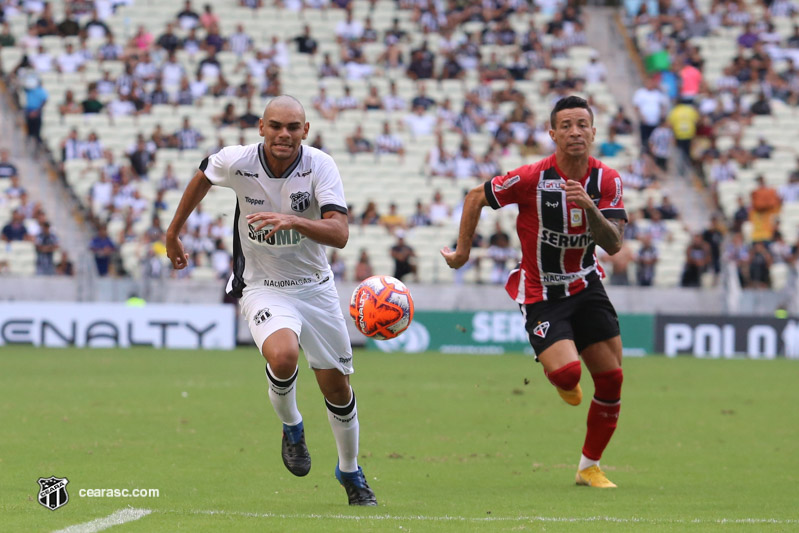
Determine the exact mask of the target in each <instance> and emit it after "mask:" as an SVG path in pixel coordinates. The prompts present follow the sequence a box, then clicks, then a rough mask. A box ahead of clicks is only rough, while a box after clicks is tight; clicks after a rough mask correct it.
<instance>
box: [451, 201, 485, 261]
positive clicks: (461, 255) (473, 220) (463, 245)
mask: <svg viewBox="0 0 799 533" xmlns="http://www.w3.org/2000/svg"><path fill="white" fill-rule="evenodd" d="M487 205H488V199H487V198H486V193H485V186H484V185H478V186H477V187H475V188H474V189H472V190H471V191H469V194H467V195H466V198H465V199H464V201H463V212H462V213H461V225H460V230H459V231H458V244H457V245H456V246H455V250H454V251H452V250H450V249H449V248H448V247H446V246H445V247H444V248H442V249H441V255H442V256H443V257H444V260H445V261H446V262H447V265H448V266H449V267H450V268H460V267H462V266H463V265H465V264H466V261H468V260H469V254H470V253H471V251H472V239H473V238H474V231H475V230H476V229H477V223H478V222H479V221H480V211H482V210H483V208H484V207H485V206H487Z"/></svg>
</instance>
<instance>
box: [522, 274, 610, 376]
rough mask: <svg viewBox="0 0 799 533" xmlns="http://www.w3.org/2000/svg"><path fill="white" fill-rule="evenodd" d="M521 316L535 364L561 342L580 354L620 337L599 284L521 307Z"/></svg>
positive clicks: (603, 289)
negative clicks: (574, 348)
mask: <svg viewBox="0 0 799 533" xmlns="http://www.w3.org/2000/svg"><path fill="white" fill-rule="evenodd" d="M520 307H522V306H520ZM522 313H524V315H525V325H524V327H525V329H526V330H527V336H528V337H529V338H530V345H531V346H532V347H533V350H535V354H536V358H535V360H536V361H538V355H539V354H540V353H541V352H543V351H544V350H546V349H547V348H549V347H550V346H551V345H552V344H554V343H555V342H557V341H560V340H563V339H569V340H572V341H574V345H575V346H576V347H577V352H578V353H580V352H582V351H583V350H584V349H585V348H586V347H587V346H590V345H592V344H594V343H596V342H600V341H606V340H608V339H612V338H613V337H616V336H617V335H619V334H620V330H619V317H618V315H616V310H615V309H614V308H613V304H611V303H610V299H609V298H608V295H607V293H606V292H605V287H604V286H603V285H602V282H601V281H596V282H594V283H590V284H589V285H588V287H586V288H585V289H583V290H582V291H580V292H578V293H577V294H575V295H574V296H567V297H566V298H560V299H557V300H547V301H543V302H536V303H534V304H525V305H524V308H523V309H522Z"/></svg>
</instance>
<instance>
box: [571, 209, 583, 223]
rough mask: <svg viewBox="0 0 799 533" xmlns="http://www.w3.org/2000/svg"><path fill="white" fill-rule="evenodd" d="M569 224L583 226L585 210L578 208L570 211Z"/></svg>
mask: <svg viewBox="0 0 799 533" xmlns="http://www.w3.org/2000/svg"><path fill="white" fill-rule="evenodd" d="M569 224H570V225H572V226H582V225H583V210H582V209H578V208H574V207H573V208H571V209H570V210H569Z"/></svg>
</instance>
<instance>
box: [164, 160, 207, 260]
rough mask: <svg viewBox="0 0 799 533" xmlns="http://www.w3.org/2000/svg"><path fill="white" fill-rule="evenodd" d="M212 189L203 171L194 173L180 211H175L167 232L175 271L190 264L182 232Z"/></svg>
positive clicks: (168, 253)
mask: <svg viewBox="0 0 799 533" xmlns="http://www.w3.org/2000/svg"><path fill="white" fill-rule="evenodd" d="M210 189H211V182H210V181H208V178H207V177H205V174H204V173H203V171H202V170H198V171H197V172H195V173H194V177H193V178H192V179H191V181H190V182H189V184H188V185H187V186H186V190H185V191H183V196H182V197H181V198H180V203H179V204H178V209H177V211H175V216H174V217H172V222H171V223H170V224H169V228H167V230H166V256H167V257H168V258H169V260H170V261H172V266H173V267H174V268H175V270H181V269H183V268H186V266H187V265H188V264H189V254H187V253H186V251H185V250H184V249H183V243H182V242H180V231H181V230H182V229H183V225H184V224H185V223H186V220H187V219H188V218H189V215H191V212H192V211H194V208H195V207H197V206H198V205H199V204H200V202H201V201H202V199H203V198H205V195H206V194H208V191H209V190H210Z"/></svg>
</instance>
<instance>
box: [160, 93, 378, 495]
mask: <svg viewBox="0 0 799 533" xmlns="http://www.w3.org/2000/svg"><path fill="white" fill-rule="evenodd" d="M309 127H310V124H309V123H308V122H306V121H305V109H304V108H303V106H302V104H301V103H300V102H299V101H298V100H296V99H295V98H293V97H291V96H288V95H283V96H278V97H276V98H274V99H272V100H271V101H270V102H269V103H268V104H267V106H266V109H265V110H264V115H263V118H262V119H260V121H259V125H258V128H259V129H258V132H259V134H260V135H261V136H262V137H263V138H264V142H263V143H257V144H250V145H247V146H227V147H225V148H223V149H222V150H220V151H219V152H218V153H216V154H214V155H211V156H209V157H208V158H206V159H205V160H203V162H202V164H201V165H200V168H199V170H198V171H197V172H196V173H195V174H194V178H193V179H192V180H191V182H190V183H189V184H188V186H187V187H186V191H185V192H184V193H183V197H182V198H181V201H180V204H179V205H178V208H177V211H176V213H175V216H174V218H173V220H172V223H171V224H170V225H169V228H168V229H167V234H166V248H167V255H168V256H169V259H170V260H171V261H172V265H173V266H174V267H175V268H176V269H182V268H185V267H186V266H187V264H188V255H187V254H186V253H185V251H184V249H183V244H182V243H181V242H180V238H179V235H180V231H181V229H182V228H183V225H184V224H185V222H186V220H187V219H188V217H189V215H190V214H191V213H192V211H194V209H195V207H197V205H198V204H199V203H200V201H201V200H202V199H203V198H204V197H205V195H206V194H207V193H208V191H209V189H210V188H211V186H212V185H219V186H222V187H229V188H231V189H233V190H234V191H235V193H236V197H237V203H236V214H235V221H234V237H233V274H232V275H231V276H230V279H229V280H228V284H227V292H228V294H231V295H233V296H236V297H238V298H241V302H240V303H241V312H242V314H243V315H244V316H246V318H247V322H248V324H249V327H250V332H251V333H252V336H253V339H254V340H255V343H256V345H257V346H258V348H259V349H260V350H261V353H262V354H263V356H264V358H265V359H266V361H267V364H266V376H267V378H268V379H267V381H268V383H269V399H270V400H271V402H272V406H273V407H274V409H275V412H276V413H277V416H278V418H280V420H281V421H282V422H283V441H282V456H283V463H284V464H285V465H286V468H288V470H289V471H290V472H291V473H292V474H294V475H296V476H304V475H306V474H307V473H308V472H309V471H310V469H311V456H310V454H309V452H308V448H307V446H306V444H305V431H304V429H303V424H302V415H301V414H300V412H299V410H298V409H297V401H296V379H297V373H298V366H297V362H298V360H299V347H300V346H302V349H303V351H304V352H305V357H306V359H307V360H308V364H309V365H310V367H311V368H312V369H313V371H314V373H315V374H316V380H317V383H318V384H319V389H320V390H321V391H322V394H323V395H324V397H325V404H326V405H327V415H328V420H329V421H330V426H331V428H332V429H333V435H334V437H335V440H336V447H337V449H338V463H337V464H336V469H335V475H336V478H337V479H338V480H339V482H340V483H341V484H342V485H343V486H344V488H345V490H346V491H347V497H348V499H349V503H350V505H377V500H376V498H375V495H374V492H372V489H371V488H370V487H369V485H368V483H367V482H366V478H365V477H364V475H363V470H362V469H361V467H360V466H358V433H359V431H358V430H359V427H358V412H357V409H356V405H355V395H354V394H353V392H352V388H351V387H350V383H349V375H350V374H351V373H352V372H353V368H352V348H351V345H350V339H349V335H348V334H347V328H346V323H345V322H344V316H343V314H342V312H341V307H340V305H339V299H338V294H337V292H336V286H335V284H334V282H333V273H332V272H331V271H330V266H329V265H328V262H327V257H326V255H325V245H327V246H335V247H336V248H343V247H344V246H345V245H346V244H347V239H348V238H349V226H348V221H347V208H346V205H347V204H346V202H345V200H344V191H343V186H342V183H341V176H340V175H339V172H338V168H337V167H336V164H335V162H334V161H333V159H332V158H331V157H330V156H329V155H327V154H325V153H324V152H322V151H320V150H317V149H315V148H312V147H310V146H303V145H302V141H303V139H306V138H307V137H308V130H309Z"/></svg>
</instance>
